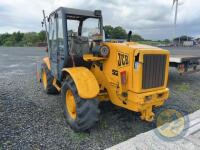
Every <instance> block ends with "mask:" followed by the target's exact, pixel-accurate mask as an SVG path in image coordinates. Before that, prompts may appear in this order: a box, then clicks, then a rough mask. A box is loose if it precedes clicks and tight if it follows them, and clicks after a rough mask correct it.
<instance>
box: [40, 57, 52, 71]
mask: <svg viewBox="0 0 200 150" xmlns="http://www.w3.org/2000/svg"><path fill="white" fill-rule="evenodd" d="M42 61H43V62H44V63H45V64H46V65H47V68H48V69H49V70H51V65H50V60H49V57H44V58H43V59H42Z"/></svg>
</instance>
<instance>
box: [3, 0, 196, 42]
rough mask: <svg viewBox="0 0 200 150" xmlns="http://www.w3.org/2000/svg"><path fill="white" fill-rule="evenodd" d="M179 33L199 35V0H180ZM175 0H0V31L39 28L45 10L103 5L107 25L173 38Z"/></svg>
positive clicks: (93, 7)
mask: <svg viewBox="0 0 200 150" xmlns="http://www.w3.org/2000/svg"><path fill="white" fill-rule="evenodd" d="M179 1H180V2H179V3H180V5H179V10H178V25H177V35H190V36H199V37H200V1H199V0H179ZM172 3H173V0H0V33H4V32H14V31H22V32H29V31H40V30H42V27H41V20H42V10H43V9H44V10H45V11H46V13H47V14H48V13H50V12H51V11H52V10H54V9H56V8H57V7H60V6H63V7H72V8H79V9H88V10H94V9H101V10H102V12H103V17H104V25H112V26H122V27H124V28H125V29H126V30H127V31H128V30H133V31H134V33H137V34H140V35H142V36H143V37H144V38H146V39H165V38H172V35H173V18H174V10H173V9H172Z"/></svg>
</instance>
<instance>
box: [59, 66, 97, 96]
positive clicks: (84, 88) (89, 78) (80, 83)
mask: <svg viewBox="0 0 200 150" xmlns="http://www.w3.org/2000/svg"><path fill="white" fill-rule="evenodd" d="M64 72H65V73H68V74H69V75H70V76H71V77H72V79H73V80H74V82H75V85H76V88H77V90H78V94H79V96H80V97H81V98H84V99H90V98H94V97H96V96H97V94H98V93H99V85H98V82H97V80H96V78H95V76H94V75H93V73H92V72H91V71H90V70H88V69H87V68H85V67H73V68H63V69H62V73H64Z"/></svg>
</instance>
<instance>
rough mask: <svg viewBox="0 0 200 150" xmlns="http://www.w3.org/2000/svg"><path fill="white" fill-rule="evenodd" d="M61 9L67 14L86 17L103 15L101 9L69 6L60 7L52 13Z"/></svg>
mask: <svg viewBox="0 0 200 150" xmlns="http://www.w3.org/2000/svg"><path fill="white" fill-rule="evenodd" d="M60 10H61V11H62V12H63V13H64V14H65V15H74V16H86V17H92V18H100V17H102V15H101V10H95V11H90V10H82V9H74V8H67V7H59V8H58V9H56V10H55V11H53V12H52V13H51V14H50V15H52V14H54V13H55V12H57V11H60Z"/></svg>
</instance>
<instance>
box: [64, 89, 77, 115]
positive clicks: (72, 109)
mask: <svg viewBox="0 0 200 150" xmlns="http://www.w3.org/2000/svg"><path fill="white" fill-rule="evenodd" d="M66 105H67V111H68V113H69V115H70V117H71V118H72V119H76V103H75V99H74V96H73V94H72V91H71V90H67V93H66Z"/></svg>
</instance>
